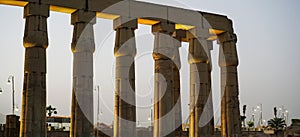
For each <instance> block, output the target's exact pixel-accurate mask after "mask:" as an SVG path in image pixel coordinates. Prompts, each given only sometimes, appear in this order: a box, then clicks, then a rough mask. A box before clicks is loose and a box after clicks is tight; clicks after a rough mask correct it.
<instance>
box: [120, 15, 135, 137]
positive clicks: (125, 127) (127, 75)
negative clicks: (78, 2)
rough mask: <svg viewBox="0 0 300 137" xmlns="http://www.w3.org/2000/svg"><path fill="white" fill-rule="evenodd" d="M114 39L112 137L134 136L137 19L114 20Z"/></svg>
mask: <svg viewBox="0 0 300 137" xmlns="http://www.w3.org/2000/svg"><path fill="white" fill-rule="evenodd" d="M114 26H115V27H114V29H115V30H116V41H115V48H114V55H115V57H116V87H115V108H114V109H115V110H114V137H135V136H136V99H135V63H134V58H135V55H136V44H135V34H134V31H135V29H136V28H137V21H136V20H131V21H129V22H127V21H124V22H123V21H122V19H118V20H117V21H114Z"/></svg>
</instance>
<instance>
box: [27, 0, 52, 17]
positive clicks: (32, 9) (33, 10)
mask: <svg viewBox="0 0 300 137" xmlns="http://www.w3.org/2000/svg"><path fill="white" fill-rule="evenodd" d="M49 7H50V6H49V5H47V4H40V3H31V2H29V3H28V4H27V5H26V6H25V7H24V15H23V18H26V17H28V16H43V17H46V18H47V17H49V10H50V9H49Z"/></svg>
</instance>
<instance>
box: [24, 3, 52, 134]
mask: <svg viewBox="0 0 300 137" xmlns="http://www.w3.org/2000/svg"><path fill="white" fill-rule="evenodd" d="M48 17H49V5H44V4H41V3H39V2H37V3H28V4H27V5H26V6H25V7H24V18H25V19H26V21H25V32H24V38H23V44H24V47H25V63H24V65H25V67H24V86H23V95H22V113H21V128H20V137H45V136H46V131H47V130H46V48H47V47H48V34H47V18H48Z"/></svg>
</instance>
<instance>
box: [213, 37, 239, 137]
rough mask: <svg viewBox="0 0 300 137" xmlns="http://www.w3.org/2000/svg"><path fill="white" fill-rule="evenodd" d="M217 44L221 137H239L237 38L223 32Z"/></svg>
mask: <svg viewBox="0 0 300 137" xmlns="http://www.w3.org/2000/svg"><path fill="white" fill-rule="evenodd" d="M218 42H219V44H220V49H219V51H220V52H219V65H220V67H221V99H222V101H221V128H222V131H221V134H222V137H240V136H241V120H240V109H239V97H238V96H239V91H238V74H237V66H238V56H237V50H236V42H237V38H236V35H235V34H233V33H230V32H225V33H222V34H220V35H218Z"/></svg>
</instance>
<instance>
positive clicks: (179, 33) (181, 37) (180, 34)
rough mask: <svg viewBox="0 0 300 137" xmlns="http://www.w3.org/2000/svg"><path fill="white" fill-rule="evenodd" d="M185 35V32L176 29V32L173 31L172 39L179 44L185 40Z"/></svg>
mask: <svg viewBox="0 0 300 137" xmlns="http://www.w3.org/2000/svg"><path fill="white" fill-rule="evenodd" d="M186 33H187V31H186V30H183V29H178V30H175V32H174V33H173V37H174V38H175V39H177V40H178V41H180V42H181V41H184V39H186V38H187V34H186Z"/></svg>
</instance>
